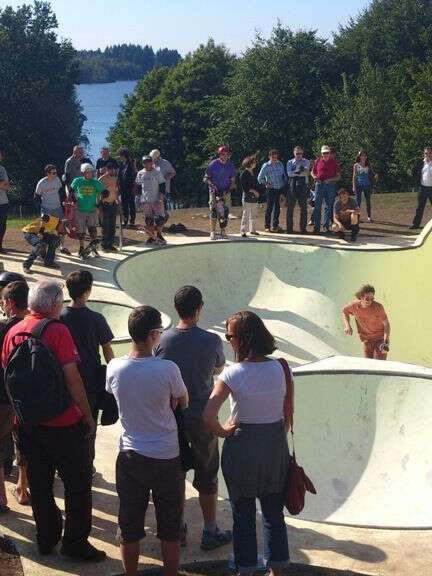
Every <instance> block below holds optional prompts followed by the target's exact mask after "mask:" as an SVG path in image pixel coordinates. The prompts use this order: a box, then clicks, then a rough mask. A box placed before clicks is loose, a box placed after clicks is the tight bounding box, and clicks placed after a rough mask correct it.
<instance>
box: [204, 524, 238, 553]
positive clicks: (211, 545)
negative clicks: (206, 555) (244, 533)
mask: <svg viewBox="0 0 432 576" xmlns="http://www.w3.org/2000/svg"><path fill="white" fill-rule="evenodd" d="M231 540H232V533H231V531H230V530H225V531H224V532H220V531H219V530H218V529H217V530H216V532H215V533H214V534H212V533H211V532H207V530H203V533H202V537H201V550H215V549H216V548H220V546H225V544H229V543H230V542H231Z"/></svg>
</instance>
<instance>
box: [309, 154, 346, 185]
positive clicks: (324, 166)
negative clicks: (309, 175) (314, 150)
mask: <svg viewBox="0 0 432 576" xmlns="http://www.w3.org/2000/svg"><path fill="white" fill-rule="evenodd" d="M313 173H314V174H315V177H316V179H317V180H318V181H319V182H323V181H324V180H329V179H330V178H334V177H335V176H337V175H338V174H339V173H340V166H339V164H338V163H337V162H336V160H335V159H334V158H329V159H328V160H324V158H323V157H322V156H320V157H319V158H317V159H316V160H315V164H314V166H313Z"/></svg>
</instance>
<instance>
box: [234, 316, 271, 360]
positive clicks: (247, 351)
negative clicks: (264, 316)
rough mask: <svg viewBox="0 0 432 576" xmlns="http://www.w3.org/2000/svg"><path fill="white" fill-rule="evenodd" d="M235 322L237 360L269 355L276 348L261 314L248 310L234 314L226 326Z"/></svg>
mask: <svg viewBox="0 0 432 576" xmlns="http://www.w3.org/2000/svg"><path fill="white" fill-rule="evenodd" d="M231 323H232V324H233V326H232V329H233V330H234V332H233V334H234V336H235V337H236V338H237V341H238V349H237V352H236V356H237V361H238V362H242V361H243V360H246V359H248V358H253V357H255V356H267V354H271V353H272V352H274V351H275V350H276V344H275V339H274V336H272V334H270V332H269V331H268V330H267V328H266V327H265V325H264V322H263V321H262V320H261V318H260V317H259V316H257V315H256V314H254V313H253V312H249V311H248V310H246V311H243V312H236V313H235V314H232V315H231V316H230V317H229V318H228V320H227V321H226V326H227V327H228V326H229V325H230V324H231Z"/></svg>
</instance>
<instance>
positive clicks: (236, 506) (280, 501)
mask: <svg viewBox="0 0 432 576" xmlns="http://www.w3.org/2000/svg"><path fill="white" fill-rule="evenodd" d="M259 501H260V503H261V511H262V519H263V532H264V558H265V561H266V564H267V567H268V568H285V567H286V566H288V564H289V551H288V535H287V529H286V525H285V521H284V514H283V507H284V496H283V494H266V495H265V496H262V497H261V498H259ZM231 507H232V513H233V521H234V525H233V548H234V560H235V563H236V566H237V569H238V571H239V572H240V573H245V572H254V571H255V570H256V569H257V567H258V548H257V536H256V500H255V498H240V499H239V500H237V501H236V502H231Z"/></svg>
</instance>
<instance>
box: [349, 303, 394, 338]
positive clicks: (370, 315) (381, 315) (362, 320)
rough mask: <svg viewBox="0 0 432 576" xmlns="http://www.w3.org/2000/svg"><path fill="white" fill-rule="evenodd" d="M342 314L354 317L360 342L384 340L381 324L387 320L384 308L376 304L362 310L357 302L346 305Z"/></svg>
mask: <svg viewBox="0 0 432 576" xmlns="http://www.w3.org/2000/svg"><path fill="white" fill-rule="evenodd" d="M342 312H343V313H344V314H351V315H352V316H354V318H355V321H356V324H357V331H358V333H359V336H360V340H361V341H362V342H374V341H378V340H383V339H384V325H383V322H384V321H385V320H387V314H386V313H385V310H384V307H383V305H382V304H379V303H378V302H372V304H371V305H370V306H367V307H366V308H363V306H362V305H361V304H360V302H359V301H358V300H355V301H354V302H351V303H350V304H347V305H346V306H345V307H344V308H343V310H342Z"/></svg>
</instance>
